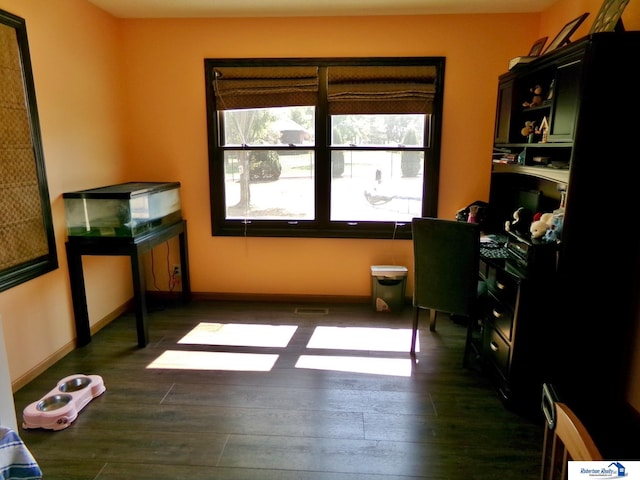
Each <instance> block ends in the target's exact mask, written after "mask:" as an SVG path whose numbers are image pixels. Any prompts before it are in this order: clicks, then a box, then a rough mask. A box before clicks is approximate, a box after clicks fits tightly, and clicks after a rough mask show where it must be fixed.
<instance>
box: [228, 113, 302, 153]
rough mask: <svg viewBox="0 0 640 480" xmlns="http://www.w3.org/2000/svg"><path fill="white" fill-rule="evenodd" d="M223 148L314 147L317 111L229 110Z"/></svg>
mask: <svg viewBox="0 0 640 480" xmlns="http://www.w3.org/2000/svg"><path fill="white" fill-rule="evenodd" d="M223 123H224V128H223V131H224V135H223V136H224V138H223V139H222V145H225V146H229V145H313V144H314V142H315V107H313V106H308V107H277V108H256V109H248V110H225V111H224V117H223Z"/></svg>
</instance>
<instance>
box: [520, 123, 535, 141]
mask: <svg viewBox="0 0 640 480" xmlns="http://www.w3.org/2000/svg"><path fill="white" fill-rule="evenodd" d="M535 124H536V123H535V122H533V121H531V120H527V121H526V122H524V127H522V130H520V133H521V134H522V136H523V137H527V142H528V143H532V142H533V134H534V133H535V131H536V128H535Z"/></svg>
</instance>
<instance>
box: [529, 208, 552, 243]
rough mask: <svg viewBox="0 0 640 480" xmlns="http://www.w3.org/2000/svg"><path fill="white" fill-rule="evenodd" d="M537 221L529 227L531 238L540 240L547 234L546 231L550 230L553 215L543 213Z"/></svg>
mask: <svg viewBox="0 0 640 480" xmlns="http://www.w3.org/2000/svg"><path fill="white" fill-rule="evenodd" d="M537 218H539V219H538V220H534V221H533V223H531V227H529V232H530V233H531V238H542V237H544V236H545V234H546V233H547V230H549V229H550V228H551V224H552V222H553V213H543V214H541V215H540V216H539V217H537Z"/></svg>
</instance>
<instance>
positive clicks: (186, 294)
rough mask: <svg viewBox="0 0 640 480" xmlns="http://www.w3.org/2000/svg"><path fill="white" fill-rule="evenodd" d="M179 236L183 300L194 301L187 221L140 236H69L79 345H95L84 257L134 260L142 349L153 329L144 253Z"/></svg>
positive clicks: (137, 319) (132, 263)
mask: <svg viewBox="0 0 640 480" xmlns="http://www.w3.org/2000/svg"><path fill="white" fill-rule="evenodd" d="M176 235H177V236H178V237H179V244H180V268H181V270H182V300H183V301H185V302H188V301H189V300H190V299H191V284H190V281H189V255H188V248H187V222H186V220H181V221H179V222H178V223H174V224H172V225H168V226H163V227H161V228H158V229H157V230H154V231H152V232H149V233H146V234H144V235H140V236H137V237H133V238H129V237H69V240H68V241H67V243H66V247H67V263H68V266H69V281H70V283H71V297H72V301H73V312H74V316H75V323H76V337H77V345H78V346H79V347H81V346H84V345H86V344H88V343H89V342H91V328H90V324H89V312H88V309H87V297H86V290H85V284H84V273H83V271H82V256H83V255H111V256H114V255H120V256H122V255H127V256H129V257H130V258H131V273H132V277H133V299H134V304H135V314H136V330H137V334H138V346H139V347H145V346H146V345H147V343H149V327H148V325H147V305H146V299H145V293H146V287H145V276H144V265H143V264H142V259H141V254H142V253H144V252H147V251H149V250H151V249H153V248H154V247H156V246H157V245H159V244H161V243H163V242H166V241H167V240H169V239H171V238H173V237H175V236H176Z"/></svg>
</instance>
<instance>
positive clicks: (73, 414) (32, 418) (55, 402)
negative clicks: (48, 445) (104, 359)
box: [22, 374, 106, 430]
mask: <svg viewBox="0 0 640 480" xmlns="http://www.w3.org/2000/svg"><path fill="white" fill-rule="evenodd" d="M105 390H106V388H105V386H104V382H103V380H102V377H100V376H99V375H79V374H76V375H70V376H68V377H65V378H63V379H62V380H60V381H59V382H58V385H57V386H56V388H54V389H53V390H51V391H50V392H49V393H48V394H47V395H45V396H44V397H42V398H41V399H40V400H38V401H37V402H33V403H32V404H30V405H28V406H27V407H26V408H25V409H24V411H23V423H22V426H23V427H24V428H46V429H49V430H62V429H63V428H67V427H68V426H69V425H71V424H72V423H73V421H74V420H75V419H76V418H77V417H78V413H79V412H80V411H81V410H82V409H83V408H84V407H86V406H87V404H88V403H89V402H90V401H91V400H93V399H94V398H95V397H97V396H99V395H101V394H102V393H103V392H104V391H105Z"/></svg>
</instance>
